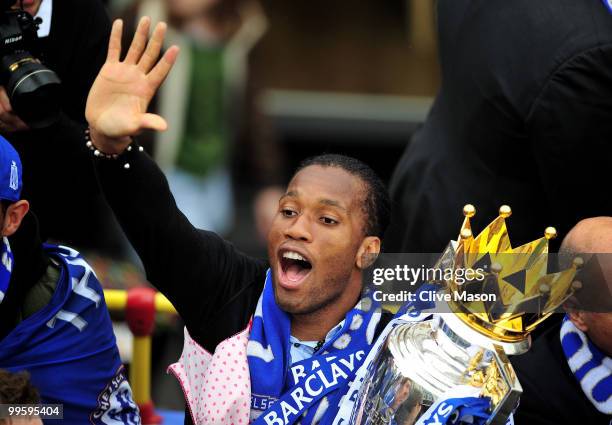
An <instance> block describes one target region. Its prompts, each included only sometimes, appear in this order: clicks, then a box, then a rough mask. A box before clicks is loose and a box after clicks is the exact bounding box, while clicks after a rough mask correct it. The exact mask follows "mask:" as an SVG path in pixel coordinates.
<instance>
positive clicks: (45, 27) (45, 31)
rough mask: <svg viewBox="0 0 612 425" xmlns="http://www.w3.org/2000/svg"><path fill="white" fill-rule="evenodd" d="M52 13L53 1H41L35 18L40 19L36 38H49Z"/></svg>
mask: <svg viewBox="0 0 612 425" xmlns="http://www.w3.org/2000/svg"><path fill="white" fill-rule="evenodd" d="M52 13H53V0H42V2H41V3H40V7H39V8H38V13H36V16H35V18H41V19H42V23H41V24H40V26H39V27H38V37H40V38H43V37H47V36H49V33H50V32H51V15H52Z"/></svg>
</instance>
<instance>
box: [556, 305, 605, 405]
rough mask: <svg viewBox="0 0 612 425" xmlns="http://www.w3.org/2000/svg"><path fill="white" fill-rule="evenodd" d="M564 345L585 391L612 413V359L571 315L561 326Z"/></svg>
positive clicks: (567, 356)
mask: <svg viewBox="0 0 612 425" xmlns="http://www.w3.org/2000/svg"><path fill="white" fill-rule="evenodd" d="M561 346H562V347H563V353H565V357H566V358H567V363H568V365H569V367H570V369H571V370H572V373H573V374H574V376H575V377H576V379H577V380H578V382H580V386H581V387H582V391H584V394H585V395H586V396H587V398H588V399H589V400H590V401H591V403H592V404H593V406H595V408H596V409H597V410H599V411H600V412H601V413H603V414H605V415H612V358H610V357H609V356H606V355H605V354H604V353H602V352H601V350H599V348H597V347H596V346H595V344H593V343H592V342H591V341H590V340H589V338H588V337H587V336H586V335H585V333H584V332H582V331H581V330H580V329H578V328H577V327H576V326H575V325H574V324H573V323H572V322H571V320H569V318H568V317H567V316H565V319H563V325H562V326H561Z"/></svg>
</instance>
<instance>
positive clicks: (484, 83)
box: [386, 0, 612, 252]
mask: <svg viewBox="0 0 612 425" xmlns="http://www.w3.org/2000/svg"><path fill="white" fill-rule="evenodd" d="M438 27H439V54H440V63H441V68H442V86H441V89H440V92H439V94H438V96H437V98H436V100H435V102H434V105H433V107H432V109H431V111H430V113H429V116H428V118H427V120H426V122H425V124H424V126H423V127H422V128H421V129H420V131H419V132H418V133H417V134H416V135H415V137H414V138H413V140H412V142H411V144H410V145H409V146H408V148H407V149H406V151H405V153H404V155H403V157H402V158H401V160H400V162H399V164H398V166H397V168H396V170H395V173H394V176H393V178H392V182H391V194H392V198H393V201H394V207H395V209H394V211H393V215H394V220H393V221H394V224H393V226H392V227H391V229H390V231H389V232H388V237H387V238H386V243H387V245H386V250H387V251H390V252H391V251H397V252H399V251H402V252H441V251H442V250H443V249H444V247H445V246H446V244H447V243H448V241H449V239H451V238H453V237H455V236H456V235H457V233H458V231H459V228H460V225H461V221H462V219H463V217H462V215H461V211H462V208H463V205H464V204H466V203H472V204H474V205H475V206H476V210H477V214H476V217H475V218H474V221H473V223H474V226H473V227H474V231H475V232H477V233H478V232H479V231H480V230H482V228H483V226H484V225H486V224H487V223H489V222H490V221H491V220H493V219H494V218H495V217H497V211H498V208H499V207H500V206H501V205H503V204H508V205H510V206H511V207H512V209H513V212H514V214H513V216H512V218H511V219H510V221H509V232H510V237H511V238H512V241H513V245H514V246H518V244H520V243H523V242H527V241H530V240H533V239H536V238H538V237H541V236H542V234H543V232H544V229H545V228H546V227H547V226H555V227H556V228H557V230H558V231H559V233H560V237H559V238H558V239H557V243H558V241H560V240H561V238H562V237H563V236H564V234H565V233H566V232H567V231H568V230H569V229H570V228H571V227H572V226H573V225H574V224H576V222H577V221H579V220H580V219H581V218H585V217H592V216H598V215H612V197H611V196H608V195H607V194H604V192H601V190H602V188H607V187H609V186H610V183H612V174H611V173H610V158H612V142H611V141H612V13H610V11H609V10H608V9H607V8H606V6H605V5H604V2H603V1H602V0H537V1H534V0H513V1H504V0H439V1H438ZM604 190H607V189H604Z"/></svg>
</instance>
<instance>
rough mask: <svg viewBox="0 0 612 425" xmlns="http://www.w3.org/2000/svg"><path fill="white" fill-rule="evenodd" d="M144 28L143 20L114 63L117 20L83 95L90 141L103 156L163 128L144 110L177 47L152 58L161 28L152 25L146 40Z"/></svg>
mask: <svg viewBox="0 0 612 425" xmlns="http://www.w3.org/2000/svg"><path fill="white" fill-rule="evenodd" d="M150 26H151V20H150V19H149V18H148V17H144V18H142V19H141V20H140V22H139V23H138V27H137V29H136V33H135V34H134V39H133V40H132V44H131V45H130V48H129V50H128V52H127V55H126V56H125V59H124V60H123V61H120V60H119V58H120V56H121V33H122V31H123V22H122V21H121V20H116V21H115V22H114V23H113V28H112V30H111V35H110V40H109V43H108V55H107V57H106V62H105V63H104V66H103V67H102V69H101V70H100V72H99V73H98V76H97V77H96V80H95V81H94V83H93V85H92V87H91V90H90V91H89V96H88V98H87V107H86V109H85V116H86V118H87V121H88V123H89V127H90V128H91V136H92V140H93V142H94V144H95V145H96V147H97V148H98V149H100V150H101V151H103V152H106V153H120V152H122V151H123V149H125V147H126V146H127V145H128V144H129V143H130V138H129V136H134V135H136V134H138V133H140V132H141V131H142V130H144V129H152V130H157V131H164V130H166V128H167V127H168V124H167V123H166V121H165V120H164V119H163V118H162V117H161V116H159V115H155V114H150V113H147V107H148V105H149V102H150V101H151V98H152V97H153V95H154V94H155V92H156V91H157V89H158V88H159V86H160V85H161V84H162V82H163V81H164V79H165V78H166V76H167V75H168V73H169V72H170V69H171V68H172V65H173V64H174V62H175V61H176V57H177V55H178V50H179V49H178V47H176V46H172V47H170V48H169V49H168V50H167V51H166V52H165V53H164V55H163V56H162V57H161V59H159V60H158V58H159V53H160V51H161V48H162V44H163V41H164V36H165V33H166V24H165V23H163V22H161V23H158V24H157V25H156V26H155V29H154V31H153V35H152V36H151V38H150V39H149V40H148V42H147V39H148V34H149V28H150Z"/></svg>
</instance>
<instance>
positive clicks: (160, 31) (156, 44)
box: [138, 22, 166, 72]
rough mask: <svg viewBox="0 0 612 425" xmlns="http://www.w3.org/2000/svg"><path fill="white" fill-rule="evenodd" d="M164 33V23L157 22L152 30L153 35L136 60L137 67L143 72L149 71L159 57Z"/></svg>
mask: <svg viewBox="0 0 612 425" xmlns="http://www.w3.org/2000/svg"><path fill="white" fill-rule="evenodd" d="M165 35H166V23H165V22H159V23H158V24H157V25H155V29H154V30H153V35H152V36H151V39H150V40H149V43H148V44H147V48H146V50H145V52H144V54H143V55H142V58H140V62H138V68H140V69H141V70H142V71H144V72H149V71H150V70H151V68H153V65H155V62H156V61H157V59H158V58H159V52H161V48H162V44H163V42H164V37H165Z"/></svg>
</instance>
